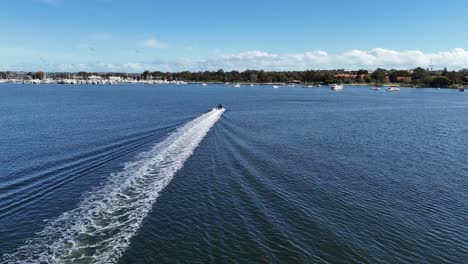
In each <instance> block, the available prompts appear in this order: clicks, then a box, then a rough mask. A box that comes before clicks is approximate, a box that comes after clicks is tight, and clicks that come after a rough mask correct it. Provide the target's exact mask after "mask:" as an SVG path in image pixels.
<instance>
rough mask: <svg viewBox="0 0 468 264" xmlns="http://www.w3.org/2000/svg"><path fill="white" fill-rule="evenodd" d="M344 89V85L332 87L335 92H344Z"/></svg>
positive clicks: (333, 85)
mask: <svg viewBox="0 0 468 264" xmlns="http://www.w3.org/2000/svg"><path fill="white" fill-rule="evenodd" d="M343 88H344V85H342V84H332V85H331V86H330V89H332V90H333V91H341V90H343Z"/></svg>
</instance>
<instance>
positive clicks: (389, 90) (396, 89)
mask: <svg viewBox="0 0 468 264" xmlns="http://www.w3.org/2000/svg"><path fill="white" fill-rule="evenodd" d="M399 91H400V88H398V87H389V88H388V89H387V92H399Z"/></svg>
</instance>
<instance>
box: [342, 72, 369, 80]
mask: <svg viewBox="0 0 468 264" xmlns="http://www.w3.org/2000/svg"><path fill="white" fill-rule="evenodd" d="M358 77H359V78H361V79H364V78H365V77H366V75H365V74H360V75H357V74H352V73H339V74H335V78H349V79H356V78H358Z"/></svg>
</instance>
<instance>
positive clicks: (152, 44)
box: [143, 38, 169, 49]
mask: <svg viewBox="0 0 468 264" xmlns="http://www.w3.org/2000/svg"><path fill="white" fill-rule="evenodd" d="M143 45H144V46H145V47H148V48H158V49H165V48H167V47H169V45H168V44H167V43H165V42H162V41H160V40H159V39H156V38H150V39H148V40H146V41H145V42H144V43H143Z"/></svg>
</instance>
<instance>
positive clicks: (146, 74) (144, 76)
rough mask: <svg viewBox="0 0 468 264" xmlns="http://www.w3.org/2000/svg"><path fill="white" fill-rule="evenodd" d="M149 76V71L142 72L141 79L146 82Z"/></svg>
mask: <svg viewBox="0 0 468 264" xmlns="http://www.w3.org/2000/svg"><path fill="white" fill-rule="evenodd" d="M149 76H150V72H149V71H144V72H143V74H142V78H143V79H144V80H148V79H149Z"/></svg>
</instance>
